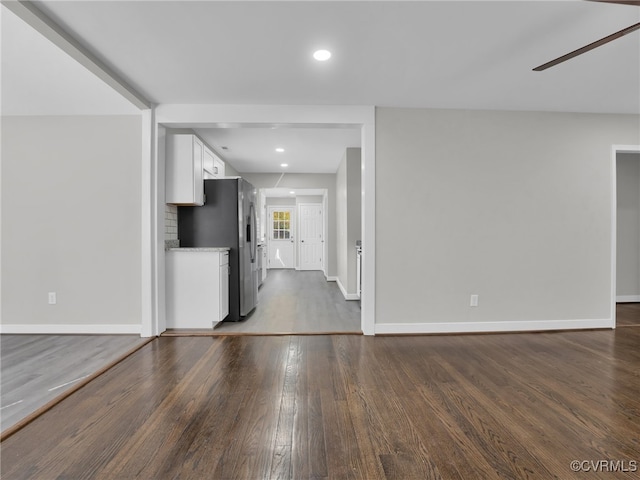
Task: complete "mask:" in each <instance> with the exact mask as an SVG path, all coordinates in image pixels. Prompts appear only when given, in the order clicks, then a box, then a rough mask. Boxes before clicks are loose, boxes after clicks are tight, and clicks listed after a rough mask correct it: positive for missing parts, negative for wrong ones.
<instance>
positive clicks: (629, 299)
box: [616, 295, 640, 303]
mask: <svg viewBox="0 0 640 480" xmlns="http://www.w3.org/2000/svg"><path fill="white" fill-rule="evenodd" d="M616 302H617V303H638V302H640V295H618V296H617V297H616Z"/></svg>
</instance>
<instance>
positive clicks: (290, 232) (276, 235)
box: [267, 207, 295, 268]
mask: <svg viewBox="0 0 640 480" xmlns="http://www.w3.org/2000/svg"><path fill="white" fill-rule="evenodd" d="M294 214H295V207H269V240H268V245H267V248H268V250H269V268H295V255H294V252H295V251H294V246H295V243H294V241H295V239H294V232H295V222H294V218H295V217H294Z"/></svg>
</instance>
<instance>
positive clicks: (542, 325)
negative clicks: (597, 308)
mask: <svg viewBox="0 0 640 480" xmlns="http://www.w3.org/2000/svg"><path fill="white" fill-rule="evenodd" d="M614 327H615V326H614V325H613V321H612V320H611V319H610V318H604V319H592V320H535V321H518V322H449V323H377V324H376V325H375V333H376V334H420V333H479V332H539V331H545V330H582V329H589V328H614Z"/></svg>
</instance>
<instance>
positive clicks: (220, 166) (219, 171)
mask: <svg viewBox="0 0 640 480" xmlns="http://www.w3.org/2000/svg"><path fill="white" fill-rule="evenodd" d="M213 170H214V176H215V178H224V162H223V161H222V160H220V159H219V158H218V157H216V159H215V162H214V165H213Z"/></svg>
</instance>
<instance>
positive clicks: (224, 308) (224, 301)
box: [218, 264, 229, 321]
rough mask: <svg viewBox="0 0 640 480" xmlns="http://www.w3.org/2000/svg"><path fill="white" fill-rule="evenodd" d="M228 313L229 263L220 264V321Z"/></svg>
mask: <svg viewBox="0 0 640 480" xmlns="http://www.w3.org/2000/svg"><path fill="white" fill-rule="evenodd" d="M227 315H229V264H227V265H220V316H219V317H218V318H219V319H220V321H222V320H224V319H225V318H227Z"/></svg>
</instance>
